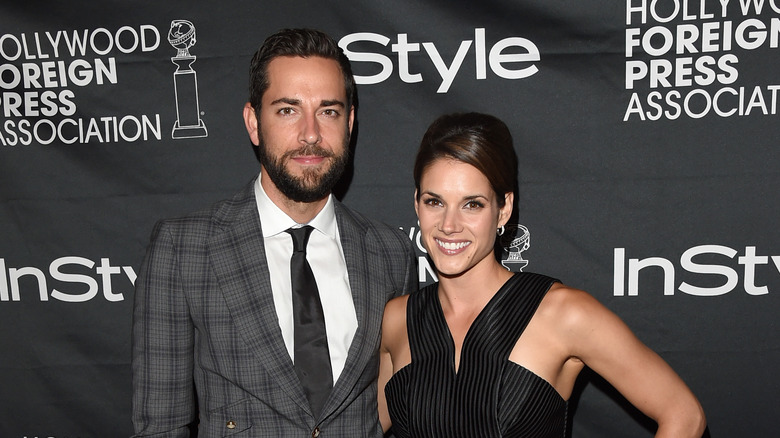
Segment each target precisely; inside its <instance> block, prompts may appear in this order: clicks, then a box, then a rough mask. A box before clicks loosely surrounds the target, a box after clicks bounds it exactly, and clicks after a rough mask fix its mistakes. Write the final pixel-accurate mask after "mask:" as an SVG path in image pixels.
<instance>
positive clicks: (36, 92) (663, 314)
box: [0, 0, 780, 438]
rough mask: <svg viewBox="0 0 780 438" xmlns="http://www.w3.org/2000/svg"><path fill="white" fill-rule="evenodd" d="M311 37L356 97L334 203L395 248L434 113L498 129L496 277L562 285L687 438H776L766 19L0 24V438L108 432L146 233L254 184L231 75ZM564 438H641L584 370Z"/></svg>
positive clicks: (61, 15)
mask: <svg viewBox="0 0 780 438" xmlns="http://www.w3.org/2000/svg"><path fill="white" fill-rule="evenodd" d="M283 27H314V28H318V29H321V30H324V31H326V32H327V33H329V34H330V35H332V36H333V37H334V38H335V39H336V40H337V41H339V44H340V46H341V47H342V48H343V49H344V50H345V52H346V53H347V55H348V56H349V58H350V59H351V60H352V62H353V66H354V72H355V74H356V79H357V82H358V84H359V85H358V93H359V104H360V105H359V109H358V113H357V120H358V121H357V125H356V135H357V142H356V148H355V151H354V165H353V166H352V167H350V169H349V170H348V174H347V175H346V176H345V179H344V181H343V184H342V185H341V188H340V190H339V196H340V197H341V199H342V200H343V201H344V202H345V203H346V204H348V205H350V206H352V207H354V208H356V209H357V210H360V211H362V212H364V213H366V214H368V215H371V216H374V217H376V218H379V219H381V220H383V221H384V222H386V223H388V224H390V225H392V226H395V227H398V228H400V229H402V230H403V231H404V233H406V234H408V236H409V239H411V240H412V241H413V242H414V244H415V246H416V247H417V249H418V255H419V279H420V282H421V284H426V283H429V282H431V281H434V280H435V274H434V272H433V269H432V268H431V264H430V262H429V261H428V260H427V258H426V255H425V250H424V248H422V246H421V245H420V237H419V234H418V226H417V221H416V218H415V215H414V210H413V204H412V196H413V182H412V163H413V159H414V154H415V152H416V149H417V145H418V144H419V140H420V138H421V137H422V134H423V133H424V131H425V129H426V127H427V126H428V124H429V123H430V122H431V121H432V120H433V119H435V118H436V117H437V116H439V115H440V114H443V113H448V112H455V111H480V112H487V113H491V114H494V115H496V116H498V117H500V118H501V119H503V120H505V121H506V122H507V124H508V125H509V126H510V128H511V130H512V133H513V137H514V140H515V147H516V149H517V152H518V155H519V157H520V169H519V178H520V193H519V196H518V198H519V202H518V215H517V221H516V222H517V223H516V224H514V227H513V228H516V231H517V232H516V233H515V234H513V235H512V236H511V237H512V238H511V239H507V241H506V242H505V245H506V247H507V253H506V254H505V260H504V262H505V264H506V265H507V266H510V267H512V268H513V269H515V270H525V271H532V272H540V273H545V274H548V275H552V276H555V277H558V278H561V279H562V280H564V282H565V283H567V284H569V285H572V286H576V287H579V288H582V289H585V290H587V291H589V292H590V293H592V294H593V295H594V296H595V297H596V298H597V299H598V300H599V301H601V302H602V303H604V304H605V305H606V306H608V307H609V308H611V309H612V310H614V311H615V312H616V313H617V314H618V315H619V316H620V317H621V318H623V319H624V320H625V321H626V322H627V323H628V325H629V326H630V327H631V328H632V329H633V330H634V331H635V332H636V334H637V335H638V336H639V337H640V338H641V339H642V340H643V341H644V342H645V343H647V344H648V345H649V346H650V347H651V348H653V349H654V350H656V351H657V352H658V353H659V354H660V355H661V356H663V358H664V359H665V360H667V361H668V362H669V363H670V364H671V365H672V366H673V367H674V368H675V370H677V371H678V373H679V374H680V375H681V376H682V377H683V379H684V380H685V381H686V382H687V383H688V384H689V385H690V386H691V388H692V389H693V391H694V392H695V393H696V395H697V396H698V397H699V398H700V400H701V402H702V404H703V406H704V408H705V411H706V413H707V416H708V420H709V429H708V432H707V433H708V436H714V437H769V436H774V433H776V427H775V424H774V420H775V418H774V417H775V416H776V415H774V414H776V413H777V408H776V407H775V406H776V403H775V399H776V395H777V394H778V393H780V379H778V378H777V373H776V370H777V364H778V363H780V335H778V333H779V332H780V328H779V327H778V320H779V319H780V318H778V310H780V227H778V217H780V205H779V202H778V198H779V197H780V171H778V165H779V163H778V157H779V156H780V151H779V149H778V148H780V115H778V105H779V102H778V100H780V50H779V49H778V45H780V1H778V0H597V1H588V2H572V1H563V0H555V1H552V0H497V1H490V2H471V1H452V0H448V1H431V0H428V1H408V0H402V1H394V2H388V1H380V0H371V1H364V2H289V3H284V2H262V1H260V2H245V1H238V0H223V1H220V2H211V1H206V0H197V1H188V2H182V1H170V2H141V1H115V0H103V1H81V0H77V1H70V2H40V1H28V2H5V3H4V4H3V5H2V6H0V388H2V390H0V406H2V409H0V436H1V437H3V438H24V437H26V438H32V437H39V438H43V437H47V438H103V437H123V436H128V435H130V434H131V433H132V430H131V424H130V400H131V382H130V380H131V376H130V326H131V319H132V314H131V312H132V302H133V285H134V282H135V280H136V275H137V273H138V269H139V266H140V263H141V260H142V258H143V255H144V252H145V248H146V245H147V244H148V241H149V235H150V232H151V230H152V226H153V224H154V223H155V222H156V221H157V220H158V219H160V218H163V217H170V216H176V215H181V214H184V213H187V212H190V211H193V210H196V209H199V208H201V207H204V206H207V205H209V204H211V203H213V202H215V201H217V200H219V199H222V198H225V197H227V196H229V195H231V194H233V193H234V192H235V191H237V190H238V189H239V188H240V187H242V186H243V185H244V184H246V183H247V182H248V181H249V180H250V179H252V178H253V177H254V176H255V175H256V174H257V172H258V170H259V164H258V162H257V161H256V159H255V156H254V153H253V151H252V147H251V144H250V142H249V139H248V136H247V134H246V131H245V129H244V125H243V121H242V117H241V112H242V107H243V104H244V102H245V101H246V100H247V81H248V66H249V60H250V58H251V56H252V54H253V53H254V51H255V50H256V48H257V47H258V46H259V45H260V43H261V42H262V40H263V39H265V37H267V36H268V35H270V34H271V33H274V32H275V31H276V30H278V29H280V28H283ZM571 413H572V416H573V419H572V421H571V434H572V436H574V437H642V436H652V434H653V428H654V425H653V423H652V421H649V420H648V419H647V418H645V417H644V416H643V415H642V414H641V413H639V412H638V411H637V410H635V409H634V408H632V407H631V406H630V405H628V404H627V403H626V401H625V400H624V399H623V398H622V397H621V396H620V395H619V394H618V393H616V391H615V390H614V389H612V388H611V386H610V385H609V384H607V383H606V382H605V381H603V380H601V379H600V378H599V377H598V376H595V375H593V374H592V373H589V372H587V371H586V372H585V373H584V374H583V375H582V376H581V378H580V381H579V385H578V387H577V390H576V391H575V394H574V396H573V397H572V400H571Z"/></svg>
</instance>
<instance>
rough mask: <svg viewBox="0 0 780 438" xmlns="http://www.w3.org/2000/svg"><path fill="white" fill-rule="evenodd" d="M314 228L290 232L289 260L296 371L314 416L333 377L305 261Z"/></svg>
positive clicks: (317, 299) (311, 277)
mask: <svg viewBox="0 0 780 438" xmlns="http://www.w3.org/2000/svg"><path fill="white" fill-rule="evenodd" d="M313 229H314V228H312V227H310V226H308V225H307V226H305V227H301V228H290V229H288V230H287V232H288V233H290V235H291V236H292V240H293V254H292V257H291V258H290V274H291V279H292V301H293V329H294V335H293V337H294V350H295V372H296V374H298V379H300V381H301V384H302V385H303V390H304V391H305V392H306V397H307V398H308V399H309V404H310V405H311V408H312V411H313V413H314V415H315V416H318V415H319V414H320V413H321V412H322V407H323V406H324V405H325V400H327V398H328V395H330V391H331V389H332V388H333V375H332V374H331V368H330V355H329V354H328V337H327V335H326V333H325V316H324V313H323V312H322V303H321V302H320V294H319V292H318V291H317V282H316V281H315V279H314V274H313V273H312V271H311V267H310V266H309V262H307V261H306V244H307V243H308V241H309V235H310V234H311V232H312V230H313Z"/></svg>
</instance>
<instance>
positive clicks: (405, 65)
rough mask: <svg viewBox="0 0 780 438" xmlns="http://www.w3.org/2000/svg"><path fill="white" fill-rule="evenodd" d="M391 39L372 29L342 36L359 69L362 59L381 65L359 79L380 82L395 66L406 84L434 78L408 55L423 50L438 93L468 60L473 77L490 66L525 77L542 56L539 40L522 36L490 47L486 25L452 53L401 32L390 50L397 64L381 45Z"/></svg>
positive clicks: (510, 75)
mask: <svg viewBox="0 0 780 438" xmlns="http://www.w3.org/2000/svg"><path fill="white" fill-rule="evenodd" d="M391 42H392V40H391V39H390V38H389V37H386V36H384V35H381V34H378V33H372V32H359V33H353V34H348V35H345V36H344V37H343V38H341V40H340V41H339V46H340V47H341V48H342V49H343V50H344V53H345V54H346V55H347V57H348V58H349V59H350V61H351V62H352V63H353V66H354V68H357V69H359V68H360V66H359V64H361V63H372V64H378V66H379V67H380V68H381V70H380V71H379V73H376V74H373V75H355V82H356V83H358V84H366V85H370V84H379V83H381V82H384V81H386V80H388V79H389V78H390V77H391V76H392V75H393V71H394V70H395V69H396V68H397V71H398V78H399V79H401V81H403V82H405V83H407V84H412V83H417V82H423V81H424V80H433V79H432V78H424V77H423V75H422V74H421V73H419V72H417V71H418V70H417V68H419V67H418V66H414V65H411V62H410V56H409V55H410V54H413V53H416V52H420V51H421V50H423V51H424V53H425V54H426V55H427V57H428V60H429V61H430V62H431V63H433V65H434V67H435V68H436V71H437V72H438V74H439V78H436V80H438V81H440V83H439V88H438V89H437V90H436V92H437V93H446V92H447V91H449V89H450V87H451V86H452V84H453V82H454V81H455V78H456V77H457V76H458V73H459V72H460V71H461V67H462V66H463V65H464V63H466V62H471V63H473V65H474V70H475V78H474V79H477V80H484V79H487V78H488V67H489V68H490V72H492V73H493V74H494V75H495V76H498V77H500V78H503V79H523V78H527V77H529V76H532V75H534V74H536V73H537V72H538V71H539V69H538V67H537V65H536V64H537V63H538V62H539V61H540V60H541V57H540V55H539V49H538V48H537V47H536V44H534V43H533V42H532V41H530V40H528V39H526V38H522V37H517V36H514V37H507V38H503V39H501V40H499V41H498V42H496V43H495V44H493V45H492V46H490V47H488V44H487V43H486V32H485V29H484V28H476V29H474V38H473V39H466V40H463V41H461V43H460V46H459V47H458V50H457V51H456V52H455V54H452V55H450V56H447V55H446V54H444V55H442V54H441V53H440V52H439V49H438V48H437V46H436V43H434V42H432V41H428V42H422V43H420V42H415V41H413V40H410V38H409V35H408V34H406V33H399V34H398V35H397V36H396V38H395V42H393V44H392V45H391V46H390V51H391V52H393V53H394V54H395V57H396V60H397V66H394V65H393V60H392V59H391V58H390V57H389V56H387V55H386V54H383V53H382V49H383V48H386V47H387V45H388V44H390V43H391ZM361 43H362V44H361ZM365 43H368V44H365ZM374 45H378V46H379V47H376V49H375V50H371V51H361V50H360V49H357V48H355V47H356V46H360V47H373V46H374ZM472 45H473V50H472ZM421 47H422V49H421ZM384 52H386V50H385V51H384ZM445 58H449V60H445ZM415 67H417V68H415Z"/></svg>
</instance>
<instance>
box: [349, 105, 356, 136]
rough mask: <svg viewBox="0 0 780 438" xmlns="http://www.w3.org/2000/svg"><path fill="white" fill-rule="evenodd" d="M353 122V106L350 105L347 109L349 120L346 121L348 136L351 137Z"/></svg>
mask: <svg viewBox="0 0 780 438" xmlns="http://www.w3.org/2000/svg"><path fill="white" fill-rule="evenodd" d="M354 121H355V105H352V106H351V107H349V119H348V122H347V123H348V126H349V135H350V136H351V135H352V123H353V122H354Z"/></svg>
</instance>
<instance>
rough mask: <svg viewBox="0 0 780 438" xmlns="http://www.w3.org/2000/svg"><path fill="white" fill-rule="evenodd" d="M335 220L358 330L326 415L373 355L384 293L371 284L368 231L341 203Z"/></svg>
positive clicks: (372, 263)
mask: <svg viewBox="0 0 780 438" xmlns="http://www.w3.org/2000/svg"><path fill="white" fill-rule="evenodd" d="M336 221H337V222H338V226H339V236H340V239H341V245H342V248H343V250H344V258H345V259H346V264H347V273H348V275H349V286H350V289H351V291H352V300H353V302H354V305H355V313H356V314H357V321H358V328H357V332H356V333H355V337H354V339H353V340H352V345H351V346H350V348H349V352H348V355H347V362H346V364H345V366H344V370H343V371H342V373H341V376H340V377H339V380H338V381H337V382H336V384H335V386H334V388H333V392H332V393H331V396H330V398H329V399H328V402H327V403H326V404H325V407H324V411H325V412H323V414H325V415H328V414H330V413H331V412H332V410H333V409H335V408H337V407H338V406H339V405H342V406H343V402H344V400H345V399H346V398H347V397H348V396H349V394H350V392H351V391H352V390H353V388H354V386H355V384H356V383H357V381H358V378H359V377H360V375H361V374H362V373H363V370H364V369H365V367H366V365H367V364H368V362H369V361H370V360H371V359H372V358H373V356H374V355H375V354H376V348H377V346H378V344H377V342H378V339H379V335H380V325H381V318H382V316H381V315H382V309H384V304H385V302H384V300H383V297H384V294H383V293H382V292H381V291H379V290H377V284H376V282H371V281H370V278H369V277H370V275H369V267H370V266H379V264H378V263H381V260H378V257H379V256H380V255H379V254H376V253H375V252H374V251H372V250H371V249H372V246H371V245H370V242H367V238H368V237H369V236H367V230H366V228H365V227H364V226H362V225H361V224H359V223H358V222H357V221H356V220H355V219H354V218H353V217H352V216H351V215H350V214H349V213H348V212H346V211H345V207H344V206H343V205H341V204H340V203H336Z"/></svg>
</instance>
